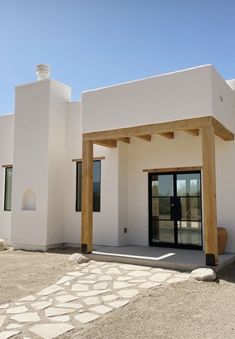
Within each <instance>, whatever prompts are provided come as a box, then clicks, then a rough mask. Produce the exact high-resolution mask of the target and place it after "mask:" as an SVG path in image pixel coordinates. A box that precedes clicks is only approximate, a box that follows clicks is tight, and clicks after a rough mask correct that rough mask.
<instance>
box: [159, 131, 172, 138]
mask: <svg viewBox="0 0 235 339" xmlns="http://www.w3.org/2000/svg"><path fill="white" fill-rule="evenodd" d="M159 135H161V136H162V137H164V138H166V139H174V132H164V133H159Z"/></svg>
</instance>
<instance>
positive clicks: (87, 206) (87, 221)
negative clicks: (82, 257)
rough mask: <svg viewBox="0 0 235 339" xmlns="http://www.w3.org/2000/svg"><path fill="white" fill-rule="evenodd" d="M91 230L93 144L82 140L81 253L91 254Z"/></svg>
mask: <svg viewBox="0 0 235 339" xmlns="http://www.w3.org/2000/svg"><path fill="white" fill-rule="evenodd" d="M92 228H93V143H92V141H90V140H83V147H82V223H81V251H82V253H91V252H92Z"/></svg>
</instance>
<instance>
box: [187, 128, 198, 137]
mask: <svg viewBox="0 0 235 339" xmlns="http://www.w3.org/2000/svg"><path fill="white" fill-rule="evenodd" d="M184 131H185V132H186V133H188V134H190V135H192V136H194V137H198V136H199V134H200V133H199V129H186V130H184Z"/></svg>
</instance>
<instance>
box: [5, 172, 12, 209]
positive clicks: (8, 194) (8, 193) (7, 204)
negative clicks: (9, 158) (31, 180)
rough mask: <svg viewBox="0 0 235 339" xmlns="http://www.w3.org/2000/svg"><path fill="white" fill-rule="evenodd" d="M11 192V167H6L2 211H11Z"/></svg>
mask: <svg viewBox="0 0 235 339" xmlns="http://www.w3.org/2000/svg"><path fill="white" fill-rule="evenodd" d="M11 192H12V167H6V169H5V199H4V211H11Z"/></svg>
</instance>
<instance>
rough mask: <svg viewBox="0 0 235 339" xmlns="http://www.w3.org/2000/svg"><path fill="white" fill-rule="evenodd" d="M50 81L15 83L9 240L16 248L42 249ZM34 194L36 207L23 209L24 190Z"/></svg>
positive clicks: (45, 200) (43, 244)
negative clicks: (10, 232)
mask: <svg viewBox="0 0 235 339" xmlns="http://www.w3.org/2000/svg"><path fill="white" fill-rule="evenodd" d="M49 96H50V82H49V81H48V80H44V81H40V82H39V81H38V82H35V83H32V84H28V85H25V86H19V87H16V103H15V135H14V168H13V189H12V243H13V245H14V247H15V248H26V249H45V248H46V244H47V213H48V130H49V120H48V113H49ZM28 189H32V190H33V191H34V192H35V195H36V209H35V210H32V211H31V210H23V209H22V198H23V194H24V192H26V190H28Z"/></svg>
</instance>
